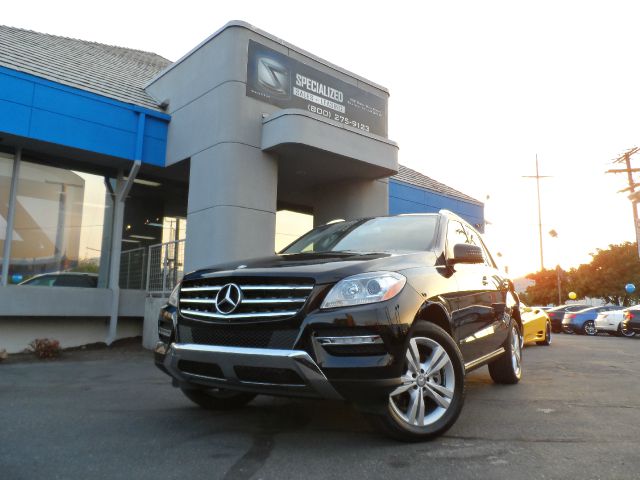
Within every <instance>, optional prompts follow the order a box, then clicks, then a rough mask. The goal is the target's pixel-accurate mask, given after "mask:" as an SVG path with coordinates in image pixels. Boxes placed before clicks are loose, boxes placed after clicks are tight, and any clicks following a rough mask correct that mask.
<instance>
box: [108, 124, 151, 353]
mask: <svg viewBox="0 0 640 480" xmlns="http://www.w3.org/2000/svg"><path fill="white" fill-rule="evenodd" d="M145 121H146V115H145V114H144V113H142V112H139V113H138V131H137V134H136V150H135V155H134V162H133V166H132V167H131V170H130V171H129V175H128V176H127V179H126V180H124V178H123V176H122V171H120V172H119V173H118V180H117V182H116V188H115V191H114V194H113V229H112V233H111V267H110V269H109V289H110V290H111V315H110V318H109V333H108V334H107V339H106V340H105V343H106V344H107V345H111V344H112V343H113V342H114V340H115V339H116V336H117V332H118V310H119V305H120V254H121V252H122V227H123V222H124V208H125V202H126V200H127V196H128V195H129V192H130V191H131V187H132V186H133V181H134V180H135V179H136V176H137V175H138V172H139V171H140V166H141V165H142V149H143V146H144V128H145Z"/></svg>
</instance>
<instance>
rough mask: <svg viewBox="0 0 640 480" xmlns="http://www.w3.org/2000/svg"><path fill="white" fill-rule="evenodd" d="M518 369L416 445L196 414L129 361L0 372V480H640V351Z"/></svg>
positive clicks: (87, 358)
mask: <svg viewBox="0 0 640 480" xmlns="http://www.w3.org/2000/svg"><path fill="white" fill-rule="evenodd" d="M525 362H526V363H525V366H524V377H523V381H522V382H521V383H520V384H519V385H517V386H497V385H494V384H492V382H491V380H490V378H489V374H488V372H487V369H486V367H485V368H483V369H480V370H477V371H475V372H473V373H471V374H470V375H469V376H468V379H467V398H466V404H465V407H464V410H463V412H462V415H461V416H460V418H459V420H458V422H457V423H456V425H455V426H454V427H453V428H452V429H451V430H450V431H449V432H448V433H447V434H446V435H445V436H444V437H441V438H439V439H437V440H435V441H432V442H429V443H422V444H402V443H397V442H395V441H392V440H388V439H387V438H384V437H382V436H380V435H378V434H377V433H376V432H375V431H373V430H372V429H371V428H370V427H369V425H368V423H367V422H366V421H365V419H363V418H362V417H361V415H359V414H358V413H357V412H356V411H355V410H353V409H352V408H350V407H348V406H346V405H343V404H341V403H330V402H320V401H303V400H290V399H274V398H269V397H258V398H257V399H256V400H254V402H252V403H251V404H250V405H249V406H248V407H246V408H244V409H242V410H237V411H234V412H225V413H212V412H206V411H203V410H200V409H198V408H197V407H195V406H193V405H192V404H191V403H190V402H189V401H188V400H187V399H186V398H184V397H183V396H182V394H181V393H180V392H179V391H178V390H176V389H174V388H172V387H171V386H170V383H169V381H168V377H165V375H164V374H162V373H161V372H160V371H159V370H157V369H156V368H155V367H154V366H153V365H152V360H151V354H150V353H149V352H146V351H142V350H140V349H138V348H134V349H131V348H129V349H123V350H114V351H94V352H77V353H74V354H72V355H70V356H68V358H66V359H62V360H57V361H44V362H22V363H15V362H11V363H7V364H0V478H2V479H4V480H13V479H34V478H59V479H76V478H92V479H103V478H105V479H114V478H126V479H155V480H157V479H165V478H166V479H172V478H190V479H200V478H206V479H245V478H246V479H248V478H254V479H280V478H305V480H310V479H316V478H367V479H370V478H386V479H389V478H400V477H404V478H455V479H459V478H474V479H475V478H491V479H501V478H510V479H513V478H527V479H529V478H546V479H550V478H575V479H581V480H584V479H596V478H602V479H609V478H615V479H626V478H628V479H632V478H633V479H638V478H640V454H639V452H640V448H639V446H640V420H638V411H639V409H640V340H638V339H625V338H613V337H606V336H599V337H597V338H589V337H582V336H568V335H560V334H558V335H555V336H554V339H553V344H552V345H551V346H550V347H538V346H533V347H528V348H527V349H526V350H525Z"/></svg>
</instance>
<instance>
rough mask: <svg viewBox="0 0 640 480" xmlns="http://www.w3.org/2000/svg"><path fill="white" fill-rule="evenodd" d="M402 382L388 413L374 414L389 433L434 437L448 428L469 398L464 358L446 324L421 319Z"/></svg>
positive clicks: (408, 348) (401, 437) (376, 422)
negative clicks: (467, 395) (466, 396)
mask: <svg viewBox="0 0 640 480" xmlns="http://www.w3.org/2000/svg"><path fill="white" fill-rule="evenodd" d="M402 371H403V374H402V377H401V380H402V382H403V383H402V384H401V385H400V386H399V387H397V388H395V389H394V390H393V391H392V392H391V393H390V394H389V398H388V403H387V406H386V408H385V409H384V413H383V414H379V415H372V416H370V417H369V419H370V420H371V421H372V423H373V424H374V426H375V427H377V428H378V429H379V430H381V431H382V432H383V433H385V434H386V435H388V436H390V437H393V438H395V439H396V440H401V441H404V442H418V441H424V440H430V439H432V438H435V437H437V436H438V435H441V434H443V433H444V432H446V431H447V430H448V429H449V428H450V427H451V426H452V425H453V424H454V423H455V421H456V420H457V419H458V416H459V415H460V412H461V411H462V405H463V404H464V375H465V370H464V361H463V359H462V354H461V353H460V349H459V348H458V345H457V344H456V343H455V341H454V340H453V338H451V336H450V335H449V334H448V333H447V332H445V331H444V330H443V329H442V328H440V327H438V326H437V325H434V324H432V323H427V322H420V324H418V325H417V326H416V327H415V328H414V329H413V332H412V334H411V336H410V337H408V338H407V341H406V345H405V362H404V365H403V370H402Z"/></svg>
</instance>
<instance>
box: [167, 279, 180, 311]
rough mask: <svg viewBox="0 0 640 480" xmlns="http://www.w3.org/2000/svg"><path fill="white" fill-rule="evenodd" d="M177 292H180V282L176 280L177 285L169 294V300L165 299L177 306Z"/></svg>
mask: <svg viewBox="0 0 640 480" xmlns="http://www.w3.org/2000/svg"><path fill="white" fill-rule="evenodd" d="M179 293H180V282H178V283H177V285H176V286H175V287H174V288H173V290H172V291H171V295H169V300H167V303H168V304H169V305H171V306H174V307H177V306H178V294H179Z"/></svg>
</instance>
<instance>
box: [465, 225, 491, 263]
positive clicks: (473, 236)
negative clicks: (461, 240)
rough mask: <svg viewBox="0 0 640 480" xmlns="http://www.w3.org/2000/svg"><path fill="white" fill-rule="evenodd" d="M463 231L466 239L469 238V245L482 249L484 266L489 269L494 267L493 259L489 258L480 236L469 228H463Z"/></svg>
mask: <svg viewBox="0 0 640 480" xmlns="http://www.w3.org/2000/svg"><path fill="white" fill-rule="evenodd" d="M465 230H466V232H467V237H469V243H471V245H475V246H477V247H480V248H481V249H482V256H483V257H484V263H485V265H487V266H489V267H495V264H494V263H493V258H491V254H490V253H489V250H488V249H487V247H486V245H485V244H484V241H483V240H482V238H481V237H480V234H479V233H478V232H476V231H475V230H474V229H472V228H469V227H465Z"/></svg>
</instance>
